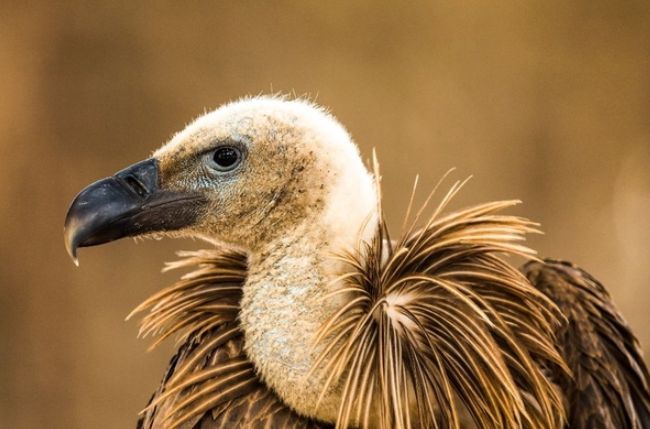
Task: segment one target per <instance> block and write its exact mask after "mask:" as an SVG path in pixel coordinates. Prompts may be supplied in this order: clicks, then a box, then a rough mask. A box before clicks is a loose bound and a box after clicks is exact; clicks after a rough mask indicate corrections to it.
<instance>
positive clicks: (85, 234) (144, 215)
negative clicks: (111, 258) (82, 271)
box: [63, 158, 206, 265]
mask: <svg viewBox="0 0 650 429" xmlns="http://www.w3.org/2000/svg"><path fill="white" fill-rule="evenodd" d="M205 203H206V199H205V198H204V197H202V196H201V195H200V194H198V193H184V192H176V191H169V190H161V189H160V187H159V174H158V163H157V161H156V160H155V159H153V158H150V159H147V160H145V161H141V162H138V163H137V164H134V165H132V166H130V167H128V168H126V169H124V170H122V171H120V172H118V173H116V174H115V175H114V176H112V177H108V178H106V179H102V180H100V181H98V182H95V183H93V184H92V185H90V186H88V187H87V188H85V189H84V190H83V191H81V192H80V193H79V195H77V196H76V198H75V199H74V201H73V202H72V204H71V205H70V208H69V209H68V214H67V215H66V217H65V225H64V227H63V235H64V240H65V247H66V249H67V251H68V254H69V255H70V257H71V258H72V260H73V261H74V263H75V264H77V265H79V263H78V260H77V248H79V247H87V246H95V245H98V244H103V243H108V242H110V241H114V240H117V239H120V238H123V237H133V236H137V235H142V234H146V233H153V232H163V231H175V230H179V229H182V228H185V227H187V226H191V225H192V224H194V223H195V222H196V220H197V219H198V218H199V217H200V216H201V215H202V214H203V208H204V207H205V205H206V204H205Z"/></svg>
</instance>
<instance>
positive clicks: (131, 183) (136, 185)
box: [124, 176, 149, 197]
mask: <svg viewBox="0 0 650 429" xmlns="http://www.w3.org/2000/svg"><path fill="white" fill-rule="evenodd" d="M124 182H125V183H126V184H127V186H128V187H129V188H130V189H131V190H132V191H133V192H135V193H136V194H138V195H139V196H141V197H145V196H147V194H149V190H148V189H147V188H146V187H145V186H144V185H143V184H142V183H141V182H140V181H139V180H138V179H136V178H135V177H133V176H126V177H124Z"/></svg>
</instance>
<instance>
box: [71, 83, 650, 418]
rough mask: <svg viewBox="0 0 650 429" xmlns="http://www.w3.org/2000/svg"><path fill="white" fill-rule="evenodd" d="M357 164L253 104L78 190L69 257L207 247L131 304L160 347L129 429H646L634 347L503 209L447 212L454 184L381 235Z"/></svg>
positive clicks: (321, 118)
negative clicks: (111, 250)
mask: <svg viewBox="0 0 650 429" xmlns="http://www.w3.org/2000/svg"><path fill="white" fill-rule="evenodd" d="M371 164H372V166H371V167H372V168H370V169H369V168H367V167H366V165H365V164H364V162H363V161H362V158H361V156H360V154H359V150H358V148H357V146H356V145H355V144H354V142H353V140H352V139H351V137H350V135H349V133H348V132H347V131H346V130H345V129H344V127H343V126H342V125H341V124H340V123H339V122H338V121H337V120H336V119H335V118H334V117H333V116H332V115H331V114H330V113H328V112H327V111H326V110H324V109H323V108H321V107H319V106H316V105H315V104H314V103H312V102H310V101H308V100H303V99H290V98H283V97H278V96H258V97H250V98H244V99H241V100H238V101H235V102H231V103H229V104H226V105H224V106H222V107H220V108H218V109H216V110H214V111H212V112H209V113H206V114H204V115H203V116H201V117H199V118H198V119H196V120H195V121H194V122H192V123H191V124H190V125H188V126H187V127H186V128H185V129H184V130H183V131H181V132H179V133H177V134H175V135H174V136H173V137H172V138H171V140H170V141H169V142H168V143H166V144H165V145H163V146H162V147H161V148H160V149H158V150H157V151H155V152H154V153H153V155H152V156H151V157H150V158H148V159H146V160H144V161H141V162H138V163H136V164H134V165H132V166H130V167H128V168H126V169H124V170H121V171H119V172H117V173H116V174H115V175H113V176H111V177H108V178H105V179H102V180H99V181H98V182H95V183H93V184H91V185H89V186H88V187H86V188H85V189H83V190H82V191H81V192H80V193H79V194H78V195H77V196H76V198H75V199H74V201H73V202H72V204H71V206H70V208H69V210H68V213H67V216H66V219H65V226H64V240H65V245H66V247H67V250H68V252H69V254H70V255H71V257H72V258H73V260H74V261H75V262H76V261H77V259H76V258H77V257H76V254H77V249H78V248H80V247H85V246H94V245H99V244H103V243H107V242H110V241H113V240H117V239H119V238H123V237H156V238H157V237H163V236H164V237H196V238H200V239H202V240H204V241H205V242H207V243H209V246H206V247H208V249H206V250H199V251H191V252H181V253H179V257H180V260H179V261H177V262H173V263H170V264H168V266H167V269H182V270H184V271H183V272H184V274H183V275H182V277H180V279H179V280H178V281H177V282H176V283H175V284H173V285H171V286H170V287H167V288H164V289H161V290H160V291H159V292H157V293H156V294H155V295H153V296H152V297H150V298H149V299H147V300H146V301H144V302H143V303H142V304H140V305H139V306H138V307H137V308H136V309H135V310H134V313H133V314H136V313H137V314H141V315H142V321H141V325H140V335H141V336H150V337H153V338H155V342H154V345H156V344H158V343H160V342H161V341H164V340H165V339H167V338H169V337H173V338H175V339H176V341H177V351H176V353H175V355H174V356H173V358H172V359H171V362H170V365H169V368H168V369H167V371H166V372H165V374H164V375H163V377H162V382H161V384H160V386H159V387H158V388H157V390H156V391H155V393H154V394H153V396H152V397H151V399H150V401H149V403H148V405H147V406H146V407H145V408H144V409H143V411H142V412H141V414H140V418H139V421H138V427H139V428H142V429H160V428H166V429H216V428H354V427H358V428H386V429H388V428H400V429H407V428H444V429H447V428H450V429H451V428H482V429H500V428H508V429H514V428H531V429H543V428H544V429H545V428H571V429H583V428H584V429H587V428H590V429H594V428H595V429H600V428H602V429H627V428H629V429H642V428H650V394H649V389H648V381H649V377H648V370H647V368H646V365H645V363H644V361H643V357H642V352H641V349H640V347H639V343H638V341H637V339H636V338H635V336H634V334H633V333H632V332H631V330H630V328H629V326H628V325H627V323H626V322H625V320H624V319H623V317H622V316H621V314H620V313H619V311H618V310H617V309H616V307H615V306H614V304H613V303H612V300H611V298H610V296H609V294H608V292H607V290H606V289H605V288H604V287H603V285H602V284H601V283H600V282H598V280H596V279H595V278H594V277H592V276H591V275H589V274H588V273H587V272H585V271H583V270H582V269H581V268H579V267H577V266H575V265H573V264H571V263H569V262H563V261H560V260H553V259H545V260H543V259H540V258H538V257H536V255H535V253H534V251H533V250H531V249H530V248H529V247H527V246H526V245H525V243H524V240H525V237H526V235H527V234H530V233H536V232H538V228H539V226H538V224H536V223H534V222H531V221H530V220H528V219H526V218H523V217H520V216H515V215H512V214H508V212H509V210H510V209H511V208H512V207H513V206H515V205H516V204H518V203H519V201H514V200H512V201H511V200H507V201H494V202H487V203H482V204H478V205H475V206H471V207H468V208H464V209H459V210H455V211H450V210H448V209H447V207H448V205H449V202H450V201H451V200H452V199H453V198H454V196H455V195H456V194H457V193H458V192H459V191H460V189H461V188H462V186H463V185H464V183H465V181H456V182H454V183H452V184H451V186H450V187H449V188H448V190H447V191H446V192H444V191H443V192H438V191H437V190H438V189H439V188H440V183H439V186H436V187H435V189H434V190H433V191H432V192H431V194H429V196H428V198H427V199H426V202H425V204H424V205H423V206H422V208H414V207H413V205H414V204H413V194H414V193H415V186H414V188H413V189H412V190H409V192H411V203H409V204H408V207H407V208H405V212H406V214H405V220H404V224H403V225H402V226H401V229H399V233H395V232H394V231H393V235H391V233H390V232H389V228H388V226H387V225H386V222H385V220H384V216H383V214H382V204H381V192H380V175H379V169H378V162H377V160H376V157H373V161H372V163H371ZM441 182H442V180H441ZM416 184H417V179H416ZM407 195H408V194H407ZM431 201H434V203H431ZM518 257H523V258H525V260H526V261H528V262H527V263H525V265H523V267H521V268H517V267H516V266H515V265H514V264H513V262H512V260H513V259H514V260H521V258H518Z"/></svg>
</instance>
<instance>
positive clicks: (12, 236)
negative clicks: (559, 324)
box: [0, 0, 650, 429]
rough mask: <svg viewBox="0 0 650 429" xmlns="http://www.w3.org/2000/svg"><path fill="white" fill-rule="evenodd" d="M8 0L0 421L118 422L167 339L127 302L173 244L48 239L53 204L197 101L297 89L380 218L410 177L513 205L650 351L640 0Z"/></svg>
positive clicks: (1, 15) (0, 94)
mask: <svg viewBox="0 0 650 429" xmlns="http://www.w3.org/2000/svg"><path fill="white" fill-rule="evenodd" d="M181 3H185V2H150V3H145V2H142V3H140V2H132V1H110V2H104V3H100V2H95V3H91V2H74V1H69V2H45V1H42V2H22V1H7V0H5V1H3V2H2V5H1V6H0V67H1V68H0V70H1V72H2V78H1V79H0V100H1V101H0V160H1V161H2V164H1V166H0V231H1V232H0V260H1V261H2V265H1V267H2V268H0V422H2V423H1V425H2V427H6V428H111V429H113V428H129V427H133V426H134V422H135V419H136V414H137V412H138V411H139V410H140V409H141V408H142V407H143V406H144V405H145V403H146V401H147V399H148V397H149V394H150V393H151V392H152V390H153V389H154V387H155V386H156V385H157V383H158V381H159V379H160V377H161V375H162V371H163V369H164V367H165V365H166V362H167V360H168V358H169V357H170V354H171V346H169V345H167V346H165V347H162V348H160V349H157V350H156V351H154V352H152V353H146V352H145V351H146V348H147V345H148V342H147V341H142V340H137V339H136V338H135V335H136V331H137V326H136V323H135V322H129V323H124V322H123V318H124V316H125V315H126V314H127V313H128V312H129V311H130V309H131V308H133V307H134V306H135V305H136V304H137V303H139V302H140V301H141V300H142V299H144V298H145V297H147V296H148V295H149V294H150V293H152V292H153V291H155V290H157V289H158V288H160V287H162V286H163V285H166V284H168V283H169V282H171V281H172V280H173V279H174V278H175V276H176V275H177V274H176V273H172V274H165V275H161V274H160V273H159V269H160V267H161V265H162V263H163V261H166V260H171V259H173V258H174V254H173V252H174V250H176V249H179V248H193V247H197V246H200V243H193V242H180V241H164V242H145V243H142V244H138V245H135V244H134V243H133V242H132V241H131V240H125V241H123V242H117V243H114V244H111V245H108V246H104V247H99V248H93V249H88V250H83V251H82V252H81V267H80V268H79V269H77V268H75V267H74V265H73V264H72V263H71V262H70V260H69V258H68V257H67V255H66V253H65V251H64V248H63V241H62V224H63V217H64V214H65V211H66V209H67V206H68V203H69V202H70V201H71V200H72V198H73V197H74V195H75V194H76V192H77V191H79V190H80V189H81V188H82V187H84V186H85V185H86V184H88V183H90V182H91V181H94V180H96V179H98V178H101V177H103V176H106V175H108V174H111V173H113V172H114V171H116V170H117V169H120V168H122V167H124V166H126V165H128V164H130V163H132V162H135V161H137V160H140V159H143V158H145V157H147V156H148V154H149V153H150V151H152V150H153V149H154V148H156V147H157V146H159V145H160V144H162V143H163V142H164V141H165V140H166V139H167V138H169V137H170V135H171V134H172V133H173V132H175V131H177V130H179V129H180V128H182V127H183V126H184V124H186V123H187V122H188V121H189V120H191V119H192V118H193V117H195V116H197V115H198V114H200V113H201V112H203V110H204V109H212V108H214V107H216V106H218V105H219V104H221V103H223V102H225V101H227V100H231V99H233V98H237V97H240V96H242V95H246V94H257V93H260V92H271V91H273V92H276V91H282V92H290V93H293V92H295V93H296V94H298V95H301V94H309V95H311V96H312V97H316V98H317V101H318V102H320V103H321V104H324V105H326V106H328V107H330V108H331V109H332V111H333V112H334V113H335V115H337V116H338V117H339V119H340V120H341V121H342V122H343V123H344V124H345V125H346V126H347V127H348V128H349V130H350V131H351V132H352V134H353V135H354V137H355V138H356V140H357V141H358V142H359V144H360V146H361V148H362V151H363V153H364V155H365V156H366V157H368V156H370V153H371V148H372V147H376V148H377V150H378V153H379V156H380V160H381V162H382V168H383V174H384V190H385V202H386V205H387V211H388V216H389V220H393V223H394V224H396V223H398V222H397V221H398V220H399V219H400V216H401V214H402V211H403V207H404V205H405V204H406V202H407V200H408V193H409V191H410V187H411V184H412V181H413V178H414V176H415V174H416V173H420V174H421V177H422V185H423V187H422V189H429V188H430V186H432V184H433V183H435V182H436V181H437V180H438V178H439V177H440V176H441V175H442V174H443V173H444V172H445V171H446V170H447V169H448V168H450V167H452V166H456V167H457V168H458V170H457V173H456V176H457V177H465V176H466V175H468V174H474V179H473V180H472V181H471V182H470V184H469V185H468V187H467V188H465V190H464V191H463V192H462V193H461V195H460V197H459V199H458V201H457V202H456V206H459V205H464V204H469V203H472V202H481V201H485V200H488V199H495V198H512V197H517V198H521V199H523V200H524V201H525V205H524V206H522V208H521V209H520V212H521V213H522V214H525V215H527V216H530V217H532V218H534V219H536V220H538V221H540V222H542V224H543V229H544V230H545V231H546V235H545V236H541V237H534V238H533V240H532V244H533V245H534V246H536V247H537V248H538V249H539V250H540V253H541V254H542V255H550V256H557V257H562V258H567V259H570V260H573V261H575V262H577V263H579V264H581V265H582V266H584V267H585V268H586V269H588V270H589V271H591V272H592V273H593V274H594V275H595V276H596V277H598V278H600V279H601V280H603V281H604V282H605V284H606V285H607V286H608V287H609V288H610V290H611V292H612V294H613V296H614V298H615V300H616V301H617V303H618V304H619V306H620V308H621V309H622V311H623V312H624V314H625V316H626V317H627V319H628V320H629V321H630V323H631V324H632V326H633V327H634V329H635V330H636V332H637V334H638V336H639V338H640V339H641V341H642V343H643V345H644V346H645V349H646V350H647V351H648V352H650V326H649V325H648V324H649V322H650V313H649V312H648V306H649V304H650V282H649V279H650V227H649V226H648V223H649V221H650V172H649V166H650V3H649V2H648V1H647V0H638V1H618V2H613V1H612V2H606V1H599V0H596V1H593V0H589V1H587V0H579V1H572V2H565V1H534V2H533V1H529V2H520V1H502V2H479V1H469V2H456V3H453V2H435V3H434V2H408V3H407V2H386V1H381V2H372V1H355V2H347V3H344V2H341V3H337V4H334V3H328V2H322V1H294V2H289V1H278V2H273V4H271V2H265V3H266V4H262V2H247V1H239V2H225V1H224V2H203V3H200V4H197V3H192V5H189V4H186V5H185V4H181Z"/></svg>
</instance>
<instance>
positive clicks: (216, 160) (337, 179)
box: [65, 97, 376, 258]
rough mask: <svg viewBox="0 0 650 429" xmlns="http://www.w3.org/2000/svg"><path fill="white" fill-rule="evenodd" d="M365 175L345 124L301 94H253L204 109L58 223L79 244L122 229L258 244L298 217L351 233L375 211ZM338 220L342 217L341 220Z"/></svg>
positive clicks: (299, 221)
mask: <svg viewBox="0 0 650 429" xmlns="http://www.w3.org/2000/svg"><path fill="white" fill-rule="evenodd" d="M375 205H376V196H375V189H374V183H373V180H372V178H371V175H370V174H369V173H368V172H367V170H366V169H365V167H364V165H363V163H362V161H361V159H360V157H359V152H358V150H357V148H356V146H355V145H354V143H353V142H352V140H351V138H350V136H349V134H348V133H347V132H346V131H345V129H344V128H343V127H342V126H341V125H340V124H339V123H338V122H337V121H336V120H335V119H334V118H333V117H332V116H330V115H329V114H328V113H326V112H325V111H324V110H322V109H320V108H318V107H316V106H314V105H312V104H310V103H308V102H306V101H303V100H291V101H286V100H283V99H279V98H272V97H259V98H253V99H245V100H242V101H238V102H235V103H231V104H228V105H225V106H223V107H221V108H219V109H217V110H215V111H212V112H210V113H207V114H205V115H203V116H201V117H199V118H198V119H196V120H195V121H194V122H192V123H191V124H190V125H188V126H187V127H186V128H185V129H184V130H183V131H181V132H179V133H177V134H176V135H175V136H174V137H173V138H172V139H171V140H170V141H169V142H168V143H167V144H165V145H164V146H163V147H161V148H160V149H158V150H157V151H156V152H155V153H154V154H153V155H152V157H151V158H149V159H147V160H145V161H141V162H139V163H137V164H135V165H132V166H130V167H128V168H126V169H124V170H122V171H120V172H118V173H116V174H115V175H114V176H112V177H110V178H107V179H103V180H100V181H98V182H96V183H94V184H92V185H90V186H89V187H87V188H86V189H85V190H83V191H82V192H81V193H80V194H79V195H78V196H77V198H76V199H75V201H74V202H73V204H72V207H71V209H70V211H69V213H68V216H67V218H66V222H65V242H66V246H67V249H68V251H69V253H70V254H71V256H72V257H73V258H76V251H77V248H78V247H84V246H92V245H97V244H102V243H105V242H109V241H112V240H116V239H119V238H122V237H127V236H141V235H148V234H162V235H170V236H194V237H200V238H204V239H206V240H210V241H218V242H225V243H228V244H230V245H234V246H238V247H240V248H243V249H245V250H251V251H253V250H259V249H261V248H263V247H264V246H266V245H268V244H269V243H270V242H273V241H274V240H277V239H278V238H280V237H282V238H286V237H287V236H290V235H293V234H294V232H295V231H296V230H297V229H298V228H299V227H300V226H301V225H304V224H305V223H311V224H313V223H314V222H315V221H316V220H317V219H318V222H316V223H323V222H325V223H329V224H330V225H329V226H330V227H331V228H333V230H331V231H328V232H332V233H333V234H332V236H331V237H339V236H341V235H342V234H346V235H350V233H353V234H352V235H356V234H354V232H355V231H346V229H349V227H348V226H347V225H350V224H353V225H354V228H357V229H358V227H359V225H360V223H359V222H358V221H357V222H355V220H357V219H354V220H353V221H352V222H351V221H350V216H353V217H354V216H355V215H357V216H358V217H362V218H365V217H368V216H369V215H371V214H372V212H373V211H374V210H375ZM344 218H345V219H346V221H345V222H341V221H342V220H343V219H344Z"/></svg>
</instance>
